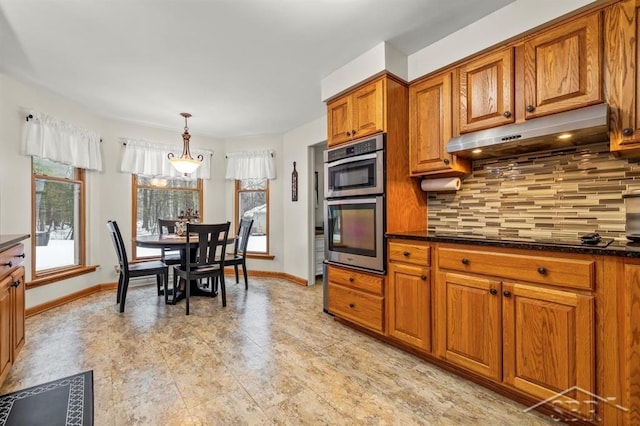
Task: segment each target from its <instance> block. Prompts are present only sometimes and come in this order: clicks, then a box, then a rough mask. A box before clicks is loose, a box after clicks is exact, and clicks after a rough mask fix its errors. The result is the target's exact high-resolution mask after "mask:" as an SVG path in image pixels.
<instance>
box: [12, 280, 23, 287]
mask: <svg viewBox="0 0 640 426" xmlns="http://www.w3.org/2000/svg"><path fill="white" fill-rule="evenodd" d="M20 284H22V280H18V281H14V282H12V283H11V287H18V286H19V285H20Z"/></svg>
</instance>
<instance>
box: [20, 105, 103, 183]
mask: <svg viewBox="0 0 640 426" xmlns="http://www.w3.org/2000/svg"><path fill="white" fill-rule="evenodd" d="M22 153H23V154H24V155H30V156H36V157H40V158H46V159H48V160H52V161H57V162H59V163H64V164H69V165H71V166H73V167H78V168H83V169H87V170H97V171H102V154H101V151H100V136H99V135H98V134H97V133H96V132H93V131H91V130H86V129H81V128H80V127H76V126H73V125H71V124H69V123H65V122H64V121H62V120H59V119H57V118H55V117H53V116H51V115H48V114H44V113H40V112H37V111H30V112H29V119H28V120H27V122H26V123H25V125H24V132H23V138H22Z"/></svg>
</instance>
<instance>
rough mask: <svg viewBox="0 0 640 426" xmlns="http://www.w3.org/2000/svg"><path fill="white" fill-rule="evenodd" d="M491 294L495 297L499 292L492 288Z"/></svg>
mask: <svg viewBox="0 0 640 426" xmlns="http://www.w3.org/2000/svg"><path fill="white" fill-rule="evenodd" d="M489 293H491V294H492V295H494V296H495V295H496V294H498V290H496V289H495V288H492V289H491V290H489Z"/></svg>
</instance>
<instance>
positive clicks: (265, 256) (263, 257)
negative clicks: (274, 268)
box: [247, 253, 275, 260]
mask: <svg viewBox="0 0 640 426" xmlns="http://www.w3.org/2000/svg"><path fill="white" fill-rule="evenodd" d="M274 258H275V256H274V255H272V254H266V253H264V254H260V253H247V259H261V260H273V259H274Z"/></svg>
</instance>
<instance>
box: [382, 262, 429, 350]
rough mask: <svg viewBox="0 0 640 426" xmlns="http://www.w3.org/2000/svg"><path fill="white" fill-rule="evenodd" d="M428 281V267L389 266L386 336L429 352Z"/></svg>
mask: <svg viewBox="0 0 640 426" xmlns="http://www.w3.org/2000/svg"><path fill="white" fill-rule="evenodd" d="M430 283H431V281H430V273H429V269H428V268H420V267H418V266H412V265H404V264H401V263H390V264H389V286H388V293H387V297H388V304H387V312H388V317H387V319H388V324H389V327H388V330H389V336H392V337H395V338H396V339H398V340H402V341H403V342H405V343H408V344H410V345H411V346H414V347H416V348H419V349H423V350H425V351H429V352H430V351H431V284H430Z"/></svg>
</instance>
